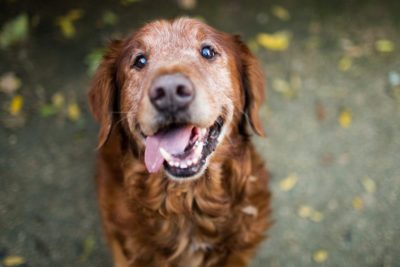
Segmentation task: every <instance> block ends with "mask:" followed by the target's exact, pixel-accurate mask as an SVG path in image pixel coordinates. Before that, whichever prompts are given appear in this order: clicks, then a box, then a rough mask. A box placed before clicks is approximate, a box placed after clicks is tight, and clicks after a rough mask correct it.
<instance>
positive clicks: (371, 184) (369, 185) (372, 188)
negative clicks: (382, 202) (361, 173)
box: [361, 176, 376, 193]
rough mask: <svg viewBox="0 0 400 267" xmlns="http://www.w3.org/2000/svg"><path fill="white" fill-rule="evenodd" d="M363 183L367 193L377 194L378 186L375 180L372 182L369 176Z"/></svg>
mask: <svg viewBox="0 0 400 267" xmlns="http://www.w3.org/2000/svg"><path fill="white" fill-rule="evenodd" d="M361 182H362V185H363V187H364V189H365V191H367V192H368V193H375V191H376V184H375V182H374V180H372V179H371V178H369V177H368V176H365V177H364V178H363V180H362V181H361Z"/></svg>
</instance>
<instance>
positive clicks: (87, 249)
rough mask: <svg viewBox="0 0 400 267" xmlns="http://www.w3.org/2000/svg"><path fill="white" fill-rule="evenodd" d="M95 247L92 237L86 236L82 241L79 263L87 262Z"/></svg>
mask: <svg viewBox="0 0 400 267" xmlns="http://www.w3.org/2000/svg"><path fill="white" fill-rule="evenodd" d="M94 245H95V241H94V238H93V236H88V237H87V238H86V239H85V240H84V241H83V249H82V254H81V256H80V260H81V262H85V261H87V260H88V258H89V257H90V255H91V254H92V252H93V248H94Z"/></svg>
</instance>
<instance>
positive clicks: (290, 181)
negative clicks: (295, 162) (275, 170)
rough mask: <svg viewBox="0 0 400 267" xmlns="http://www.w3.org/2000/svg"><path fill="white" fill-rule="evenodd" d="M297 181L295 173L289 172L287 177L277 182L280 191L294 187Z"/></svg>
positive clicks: (286, 190)
mask: <svg viewBox="0 0 400 267" xmlns="http://www.w3.org/2000/svg"><path fill="white" fill-rule="evenodd" d="M297 181H298V177H297V174H295V173H291V174H289V176H288V177H286V178H285V179H283V180H282V181H280V182H279V187H280V189H281V190H282V191H285V192H288V191H290V190H292V189H293V187H295V185H296V184H297Z"/></svg>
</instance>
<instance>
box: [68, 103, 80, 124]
mask: <svg viewBox="0 0 400 267" xmlns="http://www.w3.org/2000/svg"><path fill="white" fill-rule="evenodd" d="M80 117H81V111H80V109H79V106H78V105H77V104H76V103H72V104H69V105H68V118H69V119H70V120H71V121H77V120H79V118H80Z"/></svg>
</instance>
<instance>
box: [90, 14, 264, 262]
mask: <svg viewBox="0 0 400 267" xmlns="http://www.w3.org/2000/svg"><path fill="white" fill-rule="evenodd" d="M204 40H206V41H207V42H211V43H212V44H213V45H215V46H216V47H217V49H218V51H219V52H220V54H221V56H220V58H219V59H218V60H215V62H211V63H208V62H206V63H205V62H203V61H201V59H199V56H198V50H197V49H194V47H197V45H198V44H199V43H201V42H204ZM138 49H139V50H141V51H146V53H149V54H151V55H152V56H151V57H150V58H151V60H149V67H148V69H146V70H145V71H142V72H137V71H136V72H135V71H132V70H131V69H130V68H129V66H130V62H131V61H132V57H133V55H134V53H136V52H135V51H136V50H138ZM171 72H181V73H184V74H185V75H186V76H188V77H189V78H190V79H191V81H192V82H193V84H194V85H195V87H196V90H197V91H196V100H195V101H194V103H193V104H192V106H191V107H190V108H191V110H190V112H191V114H194V116H193V117H191V119H190V122H191V123H193V124H195V125H199V126H202V127H209V126H210V125H211V124H212V122H213V121H215V119H216V116H218V115H221V116H224V119H225V124H226V128H225V133H224V136H223V139H222V140H221V142H220V143H219V144H218V146H217V149H216V151H215V152H214V153H213V154H212V155H211V156H210V159H209V161H208V165H207V167H206V169H205V171H204V172H203V173H202V175H201V177H199V178H197V179H194V180H190V181H181V182H180V181H176V180H172V179H169V178H168V177H166V175H165V173H164V172H163V170H161V171H159V172H157V173H153V174H149V173H148V172H147V170H146V167H145V164H144V162H143V151H144V142H143V137H142V136H141V132H142V133H144V134H145V135H150V134H154V132H156V131H157V125H159V124H160V121H159V119H157V114H156V111H155V110H154V109H153V108H152V106H151V104H150V103H149V100H148V99H147V97H146V95H147V94H146V90H148V89H147V88H148V87H149V84H150V83H151V81H152V80H153V79H154V78H155V77H157V75H160V73H171ZM263 91H264V78H263V75H262V72H261V70H260V67H259V65H258V62H257V60H256V59H255V58H254V56H253V55H252V54H251V53H250V51H249V50H248V48H247V47H246V46H245V45H244V44H243V43H242V42H241V41H240V40H239V38H238V37H236V36H232V35H229V34H226V33H222V32H218V31H216V30H215V29H213V28H211V27H209V26H207V25H205V24H203V23H201V22H199V21H196V20H192V19H186V18H183V19H177V20H174V21H164V20H162V21H156V22H153V23H150V24H147V25H146V26H144V27H143V28H142V29H140V30H139V31H137V32H136V33H134V34H133V35H132V36H130V37H128V38H126V39H125V40H123V41H114V42H112V43H111V45H110V47H109V49H108V52H107V54H106V55H105V57H104V59H103V62H102V64H101V66H100V67H99V69H98V71H97V73H96V76H95V78H94V82H93V85H92V87H91V90H90V92H89V103H90V107H91V110H92V113H93V114H94V117H95V118H96V119H97V120H98V121H99V122H100V133H99V152H98V159H97V174H96V181H97V191H98V201H99V204H100V210H101V217H102V222H103V227H104V230H105V233H106V236H107V239H108V242H109V245H110V248H111V249H112V252H113V256H114V263H115V266H118V267H127V266H132V267H136V266H137V267H139V266H140V267H145V266H154V267H164V266H165V267H189V266H190V267H197V266H198V267H200V266H207V267H211V266H218V267H221V266H230V267H233V266H237V267H239V266H247V265H248V263H249V261H250V259H251V256H252V255H253V254H254V252H255V249H256V247H257V245H258V244H259V243H260V242H261V241H262V240H263V237H264V234H265V230H266V229H267V228H268V227H269V224H270V220H269V212H270V193H269V190H268V175H267V172H266V170H265V168H264V165H263V162H262V160H261V158H260V157H259V156H258V155H257V153H256V151H255V149H254V147H253V145H252V144H251V141H250V139H249V135H248V129H247V125H246V121H248V122H249V123H250V125H251V128H252V129H253V130H254V132H255V133H257V134H259V135H263V134H264V132H263V128H262V125H261V121H260V119H259V117H258V110H259V106H260V105H261V103H262V101H263V96H264V93H263Z"/></svg>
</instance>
